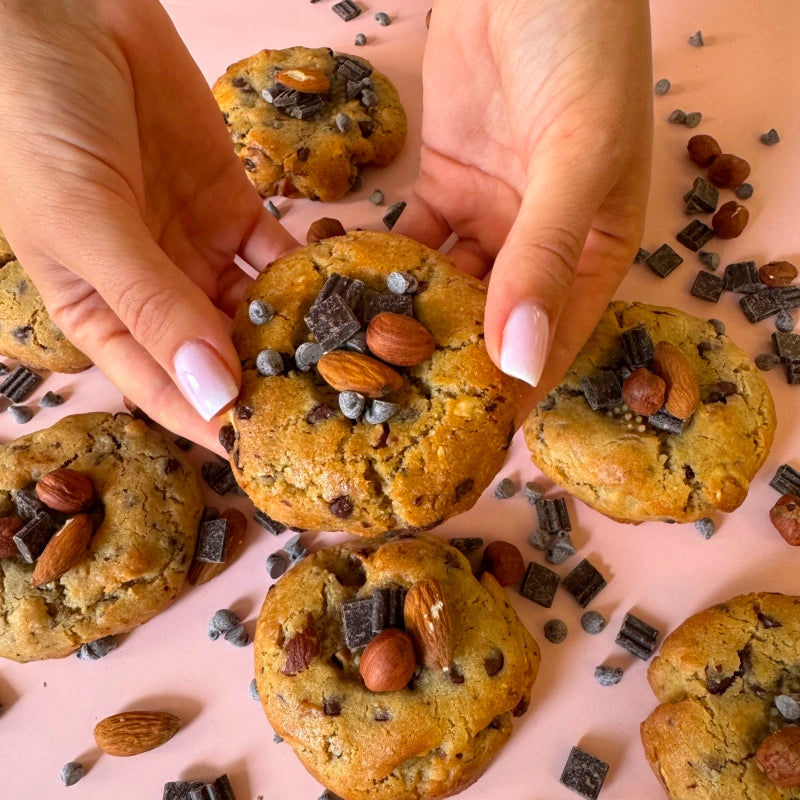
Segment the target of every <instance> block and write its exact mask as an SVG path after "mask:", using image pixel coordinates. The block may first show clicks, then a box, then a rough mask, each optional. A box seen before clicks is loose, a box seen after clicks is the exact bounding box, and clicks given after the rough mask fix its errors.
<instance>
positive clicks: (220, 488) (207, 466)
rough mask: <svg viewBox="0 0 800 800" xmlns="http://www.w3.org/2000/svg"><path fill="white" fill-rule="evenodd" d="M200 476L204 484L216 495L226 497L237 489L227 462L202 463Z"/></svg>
mask: <svg viewBox="0 0 800 800" xmlns="http://www.w3.org/2000/svg"><path fill="white" fill-rule="evenodd" d="M200 474H201V475H202V477H203V480H204V481H205V482H206V484H207V485H208V486H209V487H210V488H211V489H213V490H214V491H215V492H216V493H217V494H220V495H226V494H231V493H232V492H235V491H236V490H237V489H238V488H239V487H238V485H237V483H236V478H234V477H233V470H232V469H231V465H230V464H229V463H228V462H227V461H204V462H203V463H202V465H201V467H200Z"/></svg>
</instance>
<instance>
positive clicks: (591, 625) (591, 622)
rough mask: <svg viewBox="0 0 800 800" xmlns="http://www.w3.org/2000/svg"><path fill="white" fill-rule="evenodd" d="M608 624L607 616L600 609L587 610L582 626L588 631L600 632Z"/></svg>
mask: <svg viewBox="0 0 800 800" xmlns="http://www.w3.org/2000/svg"><path fill="white" fill-rule="evenodd" d="M607 624H608V623H607V621H606V618H605V617H604V616H603V615H602V614H601V613H600V612H599V611H586V612H585V613H584V614H583V616H582V617H581V627H582V628H583V629H584V630H585V631H586V633H591V634H596V633H600V632H601V631H603V630H605V627H606V625H607Z"/></svg>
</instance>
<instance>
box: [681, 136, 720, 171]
mask: <svg viewBox="0 0 800 800" xmlns="http://www.w3.org/2000/svg"><path fill="white" fill-rule="evenodd" d="M686 149H687V150H688V151H689V158H691V159H692V161H694V163H695V164H698V165H699V166H701V167H707V166H709V164H711V162H712V161H713V160H714V159H715V158H716V157H717V156H718V155H720V154H721V153H722V148H721V147H720V146H719V144H718V143H717V140H716V139H715V138H714V137H713V136H709V135H708V134H707V133H698V134H697V135H696V136H692V138H691V139H689V143H688V144H687V145H686Z"/></svg>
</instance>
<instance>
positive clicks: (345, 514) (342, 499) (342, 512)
mask: <svg viewBox="0 0 800 800" xmlns="http://www.w3.org/2000/svg"><path fill="white" fill-rule="evenodd" d="M328 509H329V510H330V512H331V514H333V516H334V517H338V518H339V519H348V518H349V517H350V515H351V514H352V513H353V501H352V500H351V499H350V498H349V497H348V496H347V495H345V494H343V495H340V496H339V497H336V498H334V499H333V500H332V501H331V502H330V503H329V504H328Z"/></svg>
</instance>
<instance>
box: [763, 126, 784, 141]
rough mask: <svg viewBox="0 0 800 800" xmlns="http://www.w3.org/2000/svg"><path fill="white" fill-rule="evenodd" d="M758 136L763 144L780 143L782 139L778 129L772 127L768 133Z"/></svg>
mask: <svg viewBox="0 0 800 800" xmlns="http://www.w3.org/2000/svg"><path fill="white" fill-rule="evenodd" d="M758 138H759V141H760V142H761V143H762V144H778V142H779V141H780V140H781V137H780V136H779V135H778V131H776V130H775V128H770V129H769V130H768V131H767V132H766V133H762V134H761V136H759V137H758Z"/></svg>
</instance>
